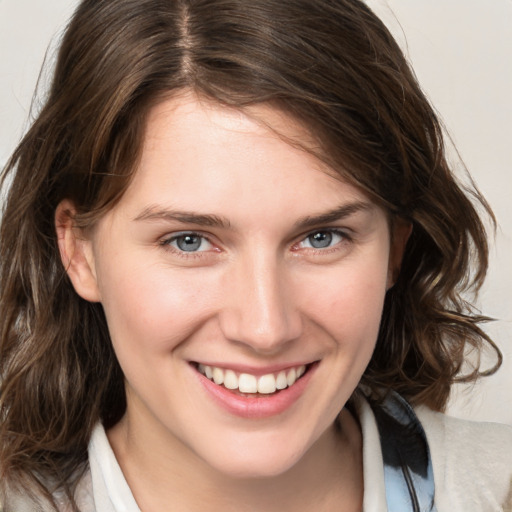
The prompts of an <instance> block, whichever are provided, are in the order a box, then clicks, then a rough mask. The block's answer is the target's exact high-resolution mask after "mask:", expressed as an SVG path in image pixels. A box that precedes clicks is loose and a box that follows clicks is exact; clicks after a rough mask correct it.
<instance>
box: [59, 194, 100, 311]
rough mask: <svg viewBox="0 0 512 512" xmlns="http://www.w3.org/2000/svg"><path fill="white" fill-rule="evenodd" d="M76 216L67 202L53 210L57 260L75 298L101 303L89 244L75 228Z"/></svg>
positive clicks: (72, 207) (88, 240)
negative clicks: (76, 296)
mask: <svg viewBox="0 0 512 512" xmlns="http://www.w3.org/2000/svg"><path fill="white" fill-rule="evenodd" d="M75 214H76V209H75V206H74V205H73V203H72V202H71V201H69V200H67V199H65V200H64V201H62V202H61V203H59V205H58V206H57V209H56V211H55V229H56V232H57V243H58V246H59V252H60V257H61V260H62V264H63V265H64V268H65V269H66V272H67V274H68V276H69V279H70V280H71V283H72V284H73V287H74V289H75V291H76V292H77V293H78V295H80V297H82V298H83V299H85V300H88V301H90V302H100V301H101V297H100V293H99V289H98V284H97V280H96V269H95V266H94V254H93V250H92V241H91V240H90V239H89V238H88V237H86V236H85V235H84V233H83V230H80V229H79V228H77V227H76V226H75V222H74V217H75Z"/></svg>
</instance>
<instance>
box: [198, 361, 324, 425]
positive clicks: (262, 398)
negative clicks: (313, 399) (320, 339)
mask: <svg viewBox="0 0 512 512" xmlns="http://www.w3.org/2000/svg"><path fill="white" fill-rule="evenodd" d="M317 366H318V364H317V363H314V364H312V365H311V366H310V367H309V369H308V371H307V372H306V373H305V374H304V375H303V376H302V377H301V378H300V379H298V380H297V381H296V382H295V384H294V385H293V386H291V387H289V388H286V389H283V390H282V391H279V392H277V393H275V394H272V395H258V396H247V397H244V396H240V395H237V394H236V393H234V392H232V391H230V390H229V389H226V388H225V387H224V386H218V385H217V384H215V383H214V382H212V381H211V380H209V379H208V378H206V377H205V376H204V375H202V374H201V373H199V372H198V371H197V370H194V371H195V374H196V375H197V378H198V379H199V382H200V383H201V384H202V386H203V389H204V390H205V391H206V393H207V394H208V395H209V396H210V397H211V398H212V399H213V400H214V401H215V402H216V403H217V404H218V405H220V406H221V407H222V408H223V409H224V410H226V411H228V412H229V413H231V414H234V415H236V416H240V417H241V418H248V419H258V418H269V417H271V416H276V415H278V414H281V413H283V412H284V411H286V410H287V409H289V408H290V407H291V406H292V405H293V404H295V402H297V400H298V399H299V398H300V397H301V396H302V394H303V393H304V391H305V389H306V387H307V385H308V383H309V381H310V379H311V377H312V375H313V373H314V372H315V370H316V368H317ZM287 368H290V366H287ZM235 370H238V368H236V369H235ZM265 371H266V372H267V373H271V372H269V371H268V369H267V368H266V369H265Z"/></svg>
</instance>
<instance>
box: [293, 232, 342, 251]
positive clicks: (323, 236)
mask: <svg viewBox="0 0 512 512" xmlns="http://www.w3.org/2000/svg"><path fill="white" fill-rule="evenodd" d="M343 239H344V236H343V234H342V233H340V232H338V231H325V230H324V231H315V232H314V233H311V234H309V235H308V236H307V237H306V238H304V239H303V240H302V241H301V242H300V245H301V246H302V247H307V248H312V249H327V248H329V247H332V246H334V245H337V244H339V243H340V242H341V241H342V240H343Z"/></svg>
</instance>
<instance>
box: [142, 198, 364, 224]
mask: <svg viewBox="0 0 512 512" xmlns="http://www.w3.org/2000/svg"><path fill="white" fill-rule="evenodd" d="M373 206H374V205H373V204H372V203H368V202H363V201H356V202H353V203H348V204H344V205H341V206H339V207H337V208H334V209H333V210H329V211H327V212H324V213H321V214H319V215H314V216H310V215H308V216H306V217H302V218H301V219H299V220H298V221H297V222H295V226H296V227H298V228H301V229H307V228H311V227H315V226H319V225H322V224H330V223H331V222H336V221H339V220H341V219H344V218H347V217H350V216H351V215H354V214H355V213H357V212H360V211H369V210H371V209H372V208H373ZM152 220H164V221H167V222H182V223H185V224H196V225H197V226H207V227H217V228H223V229H228V228H230V227H231V223H230V222H229V220H228V219H227V218H225V217H222V216H219V215H212V214H202V213H194V212H189V211H179V210H169V209H165V208H160V207H157V206H149V207H147V208H145V209H144V210H143V211H142V212H141V213H140V214H139V215H137V217H135V218H134V221H137V222H139V221H152Z"/></svg>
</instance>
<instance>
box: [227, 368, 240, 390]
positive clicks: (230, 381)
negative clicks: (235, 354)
mask: <svg viewBox="0 0 512 512" xmlns="http://www.w3.org/2000/svg"><path fill="white" fill-rule="evenodd" d="M224 386H225V387H226V388H228V389H238V377H237V376H236V373H235V372H234V371H233V370H226V372H225V373H224Z"/></svg>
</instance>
